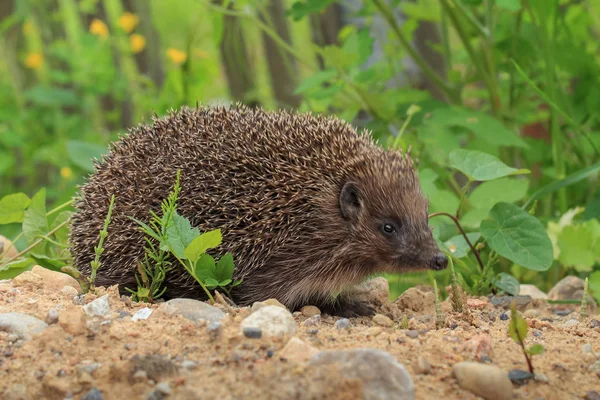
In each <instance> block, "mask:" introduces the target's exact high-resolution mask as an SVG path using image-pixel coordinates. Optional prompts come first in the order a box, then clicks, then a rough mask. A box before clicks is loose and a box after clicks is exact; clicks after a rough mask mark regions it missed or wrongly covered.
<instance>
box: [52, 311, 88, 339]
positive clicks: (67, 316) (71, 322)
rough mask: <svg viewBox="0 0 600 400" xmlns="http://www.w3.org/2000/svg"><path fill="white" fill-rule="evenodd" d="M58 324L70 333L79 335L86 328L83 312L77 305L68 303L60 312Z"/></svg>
mask: <svg viewBox="0 0 600 400" xmlns="http://www.w3.org/2000/svg"><path fill="white" fill-rule="evenodd" d="M58 325H60V327H61V328H62V329H63V330H64V331H65V332H67V333H70V334H71V335H81V334H83V333H84V332H85V330H86V328H87V321H86V319H85V313H84V312H83V309H82V308H81V307H79V306H74V305H69V306H67V307H65V309H64V310H62V311H61V312H60V315H59V316H58Z"/></svg>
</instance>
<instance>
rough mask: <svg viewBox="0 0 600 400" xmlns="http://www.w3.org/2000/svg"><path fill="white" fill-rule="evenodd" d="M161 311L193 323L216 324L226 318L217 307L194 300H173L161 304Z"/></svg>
mask: <svg viewBox="0 0 600 400" xmlns="http://www.w3.org/2000/svg"><path fill="white" fill-rule="evenodd" d="M159 310H162V311H164V312H166V313H167V314H169V315H181V316H182V317H184V318H187V319H189V320H191V321H197V320H199V319H203V320H206V321H208V322H216V321H220V320H221V318H223V317H224V316H225V313H224V312H223V311H221V310H220V309H218V308H217V307H213V306H211V305H210V304H207V303H205V302H203V301H199V300H194V299H172V300H169V301H167V302H164V303H163V304H161V305H160V307H159Z"/></svg>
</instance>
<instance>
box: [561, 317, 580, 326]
mask: <svg viewBox="0 0 600 400" xmlns="http://www.w3.org/2000/svg"><path fill="white" fill-rule="evenodd" d="M577 325H579V321H577V320H576V319H570V320H568V321H567V322H565V323H564V324H563V328H570V327H572V326H577Z"/></svg>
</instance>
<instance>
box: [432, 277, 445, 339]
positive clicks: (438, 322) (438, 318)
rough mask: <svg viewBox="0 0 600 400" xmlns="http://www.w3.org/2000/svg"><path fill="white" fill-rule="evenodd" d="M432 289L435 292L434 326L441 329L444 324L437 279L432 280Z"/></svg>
mask: <svg viewBox="0 0 600 400" xmlns="http://www.w3.org/2000/svg"><path fill="white" fill-rule="evenodd" d="M433 291H434V293H435V327H436V328H437V329H441V328H443V327H444V326H445V325H446V321H445V320H444V314H443V313H442V304H441V303H440V292H439V290H438V286H437V281H436V280H435V279H434V280H433Z"/></svg>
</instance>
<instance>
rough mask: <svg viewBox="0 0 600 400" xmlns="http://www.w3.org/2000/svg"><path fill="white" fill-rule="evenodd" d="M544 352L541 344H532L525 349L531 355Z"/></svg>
mask: <svg viewBox="0 0 600 400" xmlns="http://www.w3.org/2000/svg"><path fill="white" fill-rule="evenodd" d="M543 352H544V346H542V345H541V344H534V345H533V346H531V347H530V348H528V349H527V353H529V354H530V355H532V356H537V355H538V354H542V353H543Z"/></svg>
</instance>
